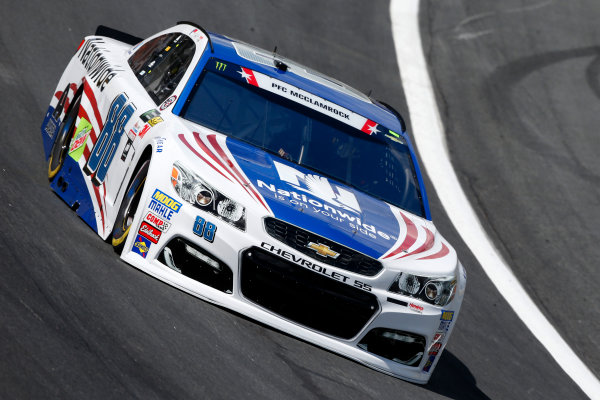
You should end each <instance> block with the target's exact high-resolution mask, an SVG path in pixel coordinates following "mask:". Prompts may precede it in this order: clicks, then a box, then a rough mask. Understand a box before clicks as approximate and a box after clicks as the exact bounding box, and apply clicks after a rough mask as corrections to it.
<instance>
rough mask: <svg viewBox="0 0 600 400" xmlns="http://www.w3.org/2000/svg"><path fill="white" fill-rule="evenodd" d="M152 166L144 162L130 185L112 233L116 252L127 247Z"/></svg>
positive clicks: (148, 162)
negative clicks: (126, 243) (126, 241)
mask: <svg viewBox="0 0 600 400" xmlns="http://www.w3.org/2000/svg"><path fill="white" fill-rule="evenodd" d="M149 166H150V160H146V161H144V163H143V164H142V165H141V166H140V167H139V169H138V171H137V173H136V174H135V177H134V178H133V180H132V181H131V183H130V184H129V187H128V188H127V192H126V193H125V196H124V197H123V201H122V203H121V207H120V208H119V213H118V214H117V219H116V221H115V227H114V228H113V231H112V245H113V248H114V249H115V251H116V252H118V253H120V252H121V251H122V250H123V246H124V245H125V240H126V239H127V235H128V234H129V230H130V229H131V224H132V223H133V218H134V217H135V213H136V211H137V209H138V206H139V204H140V199H141V197H142V191H143V190H144V183H146V176H147V175H148V167H149Z"/></svg>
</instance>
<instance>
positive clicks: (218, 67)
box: [215, 61, 227, 71]
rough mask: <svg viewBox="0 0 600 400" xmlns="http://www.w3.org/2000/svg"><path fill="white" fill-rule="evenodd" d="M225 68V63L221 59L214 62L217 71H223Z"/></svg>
mask: <svg viewBox="0 0 600 400" xmlns="http://www.w3.org/2000/svg"><path fill="white" fill-rule="evenodd" d="M225 68H227V64H225V63H222V62H221V61H217V62H216V63H215V69H216V70H217V71H225Z"/></svg>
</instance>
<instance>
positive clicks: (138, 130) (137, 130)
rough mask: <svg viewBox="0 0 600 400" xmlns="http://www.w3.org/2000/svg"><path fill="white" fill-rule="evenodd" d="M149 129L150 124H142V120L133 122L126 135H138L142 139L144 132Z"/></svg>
mask: <svg viewBox="0 0 600 400" xmlns="http://www.w3.org/2000/svg"><path fill="white" fill-rule="evenodd" d="M149 130H150V125H148V124H143V122H142V121H138V122H136V123H135V125H134V126H133V127H132V128H131V129H130V130H129V132H128V136H130V137H132V136H133V137H135V136H137V137H139V138H140V139H142V138H143V137H144V135H145V134H146V132H148V131H149Z"/></svg>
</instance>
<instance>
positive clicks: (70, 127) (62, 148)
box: [48, 91, 81, 180]
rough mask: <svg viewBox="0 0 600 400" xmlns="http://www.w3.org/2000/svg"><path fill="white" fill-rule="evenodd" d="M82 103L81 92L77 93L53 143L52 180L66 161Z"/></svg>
mask: <svg viewBox="0 0 600 400" xmlns="http://www.w3.org/2000/svg"><path fill="white" fill-rule="evenodd" d="M80 103H81V92H80V91H77V93H75V98H74V99H73V103H71V106H70V107H69V110H68V111H67V113H66V115H65V119H64V120H63V122H62V123H61V124H60V128H59V129H58V134H57V135H56V139H55V140H54V143H53V144H52V150H51V151H50V158H49V159H48V179H50V180H52V179H54V177H55V176H56V174H58V171H60V169H61V167H62V166H63V164H64V162H65V157H66V156H67V150H68V149H69V142H70V141H71V138H72V137H73V132H75V123H76V122H77V114H78V113H79V104H80Z"/></svg>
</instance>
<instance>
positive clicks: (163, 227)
mask: <svg viewBox="0 0 600 400" xmlns="http://www.w3.org/2000/svg"><path fill="white" fill-rule="evenodd" d="M144 222H147V223H149V224H150V225H152V226H153V227H155V228H156V229H158V230H160V231H161V232H166V231H168V230H169V228H170V227H171V223H170V222H167V221H165V220H164V219H162V218H160V217H159V216H158V215H156V214H153V213H152V212H150V211H148V212H147V213H146V216H145V217H144Z"/></svg>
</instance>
